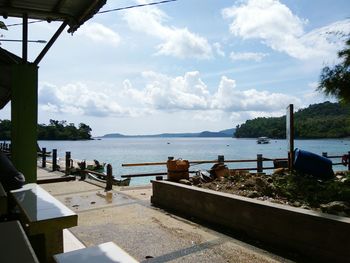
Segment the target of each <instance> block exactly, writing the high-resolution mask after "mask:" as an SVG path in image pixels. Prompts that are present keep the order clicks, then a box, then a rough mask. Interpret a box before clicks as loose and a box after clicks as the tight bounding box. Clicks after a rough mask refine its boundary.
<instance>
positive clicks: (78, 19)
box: [0, 0, 106, 33]
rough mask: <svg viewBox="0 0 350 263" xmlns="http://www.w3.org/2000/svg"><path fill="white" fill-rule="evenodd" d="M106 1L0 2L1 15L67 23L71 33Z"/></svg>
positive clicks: (17, 0)
mask: <svg viewBox="0 0 350 263" xmlns="http://www.w3.org/2000/svg"><path fill="white" fill-rule="evenodd" d="M105 3H106V0H26V1H23V0H0V15H1V16H3V17H5V18H7V17H23V15H24V14H25V15H27V16H28V18H29V19H38V20H45V21H48V22H51V21H66V22H67V23H68V26H69V29H68V32H69V33H73V32H75V31H76V30H77V29H78V28H79V27H80V26H81V25H82V24H84V23H85V22H86V21H87V20H89V19H90V18H91V17H93V16H94V15H95V14H96V13H97V12H98V11H99V10H100V8H101V7H102V6H103V5H104V4H105Z"/></svg>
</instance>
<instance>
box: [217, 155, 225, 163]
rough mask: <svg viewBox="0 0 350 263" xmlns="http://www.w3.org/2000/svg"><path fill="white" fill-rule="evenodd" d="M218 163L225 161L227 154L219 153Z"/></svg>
mask: <svg viewBox="0 0 350 263" xmlns="http://www.w3.org/2000/svg"><path fill="white" fill-rule="evenodd" d="M218 163H219V164H224V163H225V156H224V155H218Z"/></svg>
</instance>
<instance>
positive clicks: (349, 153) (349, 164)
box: [348, 152, 350, 171]
mask: <svg viewBox="0 0 350 263" xmlns="http://www.w3.org/2000/svg"><path fill="white" fill-rule="evenodd" d="M348 171H350V152H348Z"/></svg>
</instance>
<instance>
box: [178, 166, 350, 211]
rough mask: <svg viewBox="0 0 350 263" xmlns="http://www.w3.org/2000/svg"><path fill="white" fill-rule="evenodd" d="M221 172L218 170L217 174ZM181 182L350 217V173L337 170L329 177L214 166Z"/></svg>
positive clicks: (286, 170)
mask: <svg viewBox="0 0 350 263" xmlns="http://www.w3.org/2000/svg"><path fill="white" fill-rule="evenodd" d="M215 170H216V171H219V172H218V173H215ZM181 183H184V184H188V185H195V186H197V187H201V188H205V189H211V190H215V191H221V192H225V193H230V194H236V195H240V196H244V197H249V198H254V199H258V200H262V201H269V202H273V203H279V204H284V205H290V206H294V207H300V208H304V209H312V210H315V211H319V212H324V213H329V214H335V215H339V216H346V217H350V172H349V171H345V172H336V173H335V176H334V178H332V179H330V180H320V179H317V178H315V177H313V176H310V175H305V174H299V173H297V172H295V171H292V172H290V171H288V169H283V168H280V169H277V170H275V172H274V173H273V174H272V175H267V174H264V173H249V172H247V171H234V170H228V169H226V168H223V169H217V167H215V169H212V170H211V172H210V173H207V172H201V171H200V172H198V174H197V175H196V176H193V177H191V178H190V179H189V180H181Z"/></svg>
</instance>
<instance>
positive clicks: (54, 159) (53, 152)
mask: <svg viewBox="0 0 350 263" xmlns="http://www.w3.org/2000/svg"><path fill="white" fill-rule="evenodd" d="M56 169H57V149H53V150H52V171H56Z"/></svg>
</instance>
